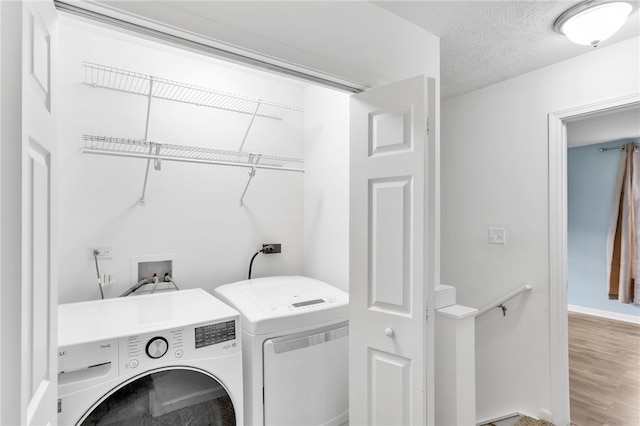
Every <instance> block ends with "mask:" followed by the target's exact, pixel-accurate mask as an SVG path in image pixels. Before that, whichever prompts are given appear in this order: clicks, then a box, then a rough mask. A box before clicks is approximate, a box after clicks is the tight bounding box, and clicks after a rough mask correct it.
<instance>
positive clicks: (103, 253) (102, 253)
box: [89, 247, 113, 259]
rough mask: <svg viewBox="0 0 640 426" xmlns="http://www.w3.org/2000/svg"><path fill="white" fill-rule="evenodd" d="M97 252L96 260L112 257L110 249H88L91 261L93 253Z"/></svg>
mask: <svg viewBox="0 0 640 426" xmlns="http://www.w3.org/2000/svg"><path fill="white" fill-rule="evenodd" d="M94 251H97V252H98V259H107V258H112V257H113V251H112V250H111V247H89V259H93V252H94Z"/></svg>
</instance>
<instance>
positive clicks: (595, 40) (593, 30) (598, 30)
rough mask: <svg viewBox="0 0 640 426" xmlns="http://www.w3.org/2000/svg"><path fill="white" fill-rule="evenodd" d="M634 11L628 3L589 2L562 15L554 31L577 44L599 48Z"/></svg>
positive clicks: (555, 24)
mask: <svg viewBox="0 0 640 426" xmlns="http://www.w3.org/2000/svg"><path fill="white" fill-rule="evenodd" d="M632 10H633V6H632V5H631V4H630V3H628V2H626V1H605V2H602V1H600V2H597V1H587V2H584V3H580V4H578V5H577V6H574V7H572V8H571V9H569V10H567V11H566V12H565V13H563V14H562V15H560V17H559V18H558V19H557V20H556V22H555V23H554V29H555V30H556V31H558V32H560V33H563V34H564V35H566V36H567V38H568V39H569V40H571V41H572V42H574V43H576V44H582V45H586V46H588V45H592V46H597V45H598V44H599V43H601V42H602V41H604V40H606V39H608V38H609V37H611V36H612V35H614V34H615V33H616V31H618V30H619V29H620V28H622V26H623V25H624V23H625V21H626V20H627V18H628V17H629V14H630V13H631V11H632Z"/></svg>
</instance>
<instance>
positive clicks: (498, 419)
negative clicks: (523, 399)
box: [476, 413, 522, 426]
mask: <svg viewBox="0 0 640 426" xmlns="http://www.w3.org/2000/svg"><path fill="white" fill-rule="evenodd" d="M521 416H522V414H520V413H511V414H505V415H504V416H498V417H492V418H489V419H485V420H483V421H481V422H478V423H476V424H477V425H478V426H480V425H486V424H489V423H499V422H501V421H503V420H513V421H516V420H517V419H518V418H519V417H521Z"/></svg>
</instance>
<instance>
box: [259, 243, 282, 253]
mask: <svg viewBox="0 0 640 426" xmlns="http://www.w3.org/2000/svg"><path fill="white" fill-rule="evenodd" d="M269 246H273V248H267V247H269ZM262 249H263V250H264V251H263V253H264V254H273V253H281V249H282V244H263V245H262Z"/></svg>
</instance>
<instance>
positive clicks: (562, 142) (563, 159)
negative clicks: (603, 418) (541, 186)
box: [548, 93, 640, 425]
mask: <svg viewBox="0 0 640 426" xmlns="http://www.w3.org/2000/svg"><path fill="white" fill-rule="evenodd" d="M638 105H640V94H639V93H634V94H631V95H628V96H624V97H620V98H616V99H610V100H606V101H602V102H598V103H594V104H589V105H584V106H580V107H576V108H571V109H567V110H563V111H557V112H552V113H550V114H549V117H548V119H549V121H548V123H549V284H550V286H549V287H550V288H549V291H550V295H549V302H550V322H551V324H552V325H553V326H552V327H551V330H550V351H551V354H550V358H551V364H550V382H551V391H550V392H551V394H550V396H551V403H552V411H553V412H554V413H557V414H556V418H557V419H558V420H559V421H558V423H560V424H565V425H568V424H570V403H569V365H568V363H569V361H568V318H567V277H568V272H567V269H568V268H567V146H568V144H567V124H568V123H570V122H572V121H576V120H581V119H585V118H589V117H594V116H597V115H599V114H602V113H605V112H615V111H624V110H626V109H629V108H634V107H638Z"/></svg>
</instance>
